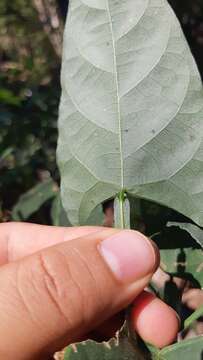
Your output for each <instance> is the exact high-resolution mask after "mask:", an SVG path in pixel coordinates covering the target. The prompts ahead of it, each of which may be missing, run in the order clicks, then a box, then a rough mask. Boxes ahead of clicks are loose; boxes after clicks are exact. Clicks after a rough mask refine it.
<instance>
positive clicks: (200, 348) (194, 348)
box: [154, 336, 203, 360]
mask: <svg viewBox="0 0 203 360" xmlns="http://www.w3.org/2000/svg"><path fill="white" fill-rule="evenodd" d="M202 355H203V336H198V337H196V338H194V339H190V340H185V341H181V342H179V343H177V344H175V345H172V346H167V347H166V348H164V349H163V350H161V351H160V352H159V356H158V357H155V358H154V360H179V359H181V360H182V359H184V360H202Z"/></svg>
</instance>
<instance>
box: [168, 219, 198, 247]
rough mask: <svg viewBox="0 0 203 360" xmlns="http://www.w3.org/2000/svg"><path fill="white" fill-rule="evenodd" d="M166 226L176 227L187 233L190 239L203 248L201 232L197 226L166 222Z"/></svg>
mask: <svg viewBox="0 0 203 360" xmlns="http://www.w3.org/2000/svg"><path fill="white" fill-rule="evenodd" d="M167 226H169V227H170V226H176V227H179V228H180V229H181V230H185V231H187V232H188V233H189V234H190V235H191V236H192V238H193V239H194V240H195V241H196V242H197V243H198V244H199V245H200V246H201V247H202V248H203V230H202V229H200V228H199V227H198V226H196V225H193V224H190V223H180V222H173V221H170V222H168V223H167Z"/></svg>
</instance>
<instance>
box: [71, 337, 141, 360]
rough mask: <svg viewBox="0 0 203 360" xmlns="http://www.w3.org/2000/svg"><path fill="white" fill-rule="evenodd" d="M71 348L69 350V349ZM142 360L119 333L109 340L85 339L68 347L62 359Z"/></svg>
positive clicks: (127, 340) (126, 338) (139, 353)
mask: <svg viewBox="0 0 203 360" xmlns="http://www.w3.org/2000/svg"><path fill="white" fill-rule="evenodd" d="M70 349H71V350H70ZM135 359H136V360H144V359H145V357H144V355H142V354H141V352H139V350H138V349H136V348H135V346H134V345H133V344H132V343H131V342H130V341H129V339H128V337H127V336H126V335H124V334H120V336H119V337H118V338H113V339H111V340H110V341H109V342H103V343H97V342H95V341H91V340H88V341H85V342H82V343H79V344H76V345H74V346H73V347H68V348H67V350H66V352H65V357H64V360H135Z"/></svg>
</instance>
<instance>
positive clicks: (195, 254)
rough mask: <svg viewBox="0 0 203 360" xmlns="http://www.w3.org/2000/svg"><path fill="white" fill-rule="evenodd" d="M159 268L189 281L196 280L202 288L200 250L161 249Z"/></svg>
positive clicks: (202, 270)
mask: <svg viewBox="0 0 203 360" xmlns="http://www.w3.org/2000/svg"><path fill="white" fill-rule="evenodd" d="M160 252H161V267H162V269H163V270H164V271H166V272H168V273H171V274H175V275H177V276H179V277H182V278H187V279H189V280H191V281H192V280H196V281H198V282H199V284H200V285H201V287H203V251H202V250H201V249H193V248H185V249H184V250H183V249H163V250H160Z"/></svg>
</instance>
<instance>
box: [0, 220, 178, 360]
mask: <svg viewBox="0 0 203 360" xmlns="http://www.w3.org/2000/svg"><path fill="white" fill-rule="evenodd" d="M158 265H159V254H158V250H157V249H156V247H155V245H152V243H151V242H150V240H148V239H147V238H146V237H145V236H144V235H142V234H140V233H138V232H135V231H131V230H116V229H110V228H101V227H75V228H74V227H73V228H62V227H61V228H60V227H51V226H41V225H34V224H23V223H5V224H1V225H0V266H1V267H0V294H1V296H0V319H1V326H0V339H1V341H0V358H2V359H3V358H6V359H7V360H11V359H14V358H15V360H28V359H43V360H45V359H49V358H50V356H51V355H52V354H53V353H54V352H55V351H57V350H59V349H61V348H62V347H63V346H66V345H68V344H69V343H72V342H75V341H78V340H81V339H84V338H86V337H88V336H89V334H91V332H92V331H94V335H95V334H96V333H97V334H98V335H100V336H101V335H102V336H105V335H107V336H108V335H110V332H113V331H115V330H116V328H117V327H118V326H119V324H120V315H117V314H119V313H120V311H121V310H122V309H124V308H125V307H127V306H128V305H129V304H130V303H132V302H133V301H134V308H133V310H132V325H133V326H134V328H135V329H136V331H137V332H138V333H139V334H140V336H141V337H143V338H144V339H145V340H146V341H148V342H151V343H152V344H155V345H157V346H159V347H163V346H165V345H168V344H169V343H170V342H172V341H173V340H174V338H175V337H176V334H177V331H178V320H177V317H176V314H175V312H174V311H173V310H172V309H171V308H169V307H168V306H167V305H166V304H164V303H162V302H161V301H160V300H158V299H156V298H155V297H154V296H152V295H151V294H148V293H146V292H143V289H144V288H145V287H146V286H147V284H148V283H149V281H150V279H151V277H152V275H153V273H154V272H155V271H156V269H157V267H158ZM138 295H139V296H138ZM112 319H113V320H112ZM160 326H161V332H160Z"/></svg>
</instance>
